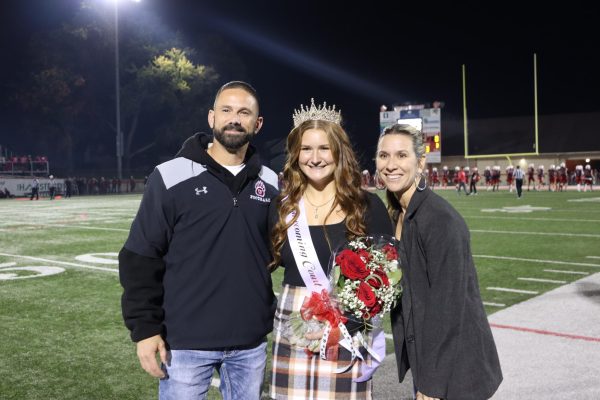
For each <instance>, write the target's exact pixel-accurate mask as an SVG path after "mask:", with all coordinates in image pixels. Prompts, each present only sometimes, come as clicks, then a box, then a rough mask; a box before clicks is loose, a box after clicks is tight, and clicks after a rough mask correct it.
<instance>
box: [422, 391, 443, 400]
mask: <svg viewBox="0 0 600 400" xmlns="http://www.w3.org/2000/svg"><path fill="white" fill-rule="evenodd" d="M417 400H440V398H439V397H429V396H426V395H424V394H423V393H421V392H417Z"/></svg>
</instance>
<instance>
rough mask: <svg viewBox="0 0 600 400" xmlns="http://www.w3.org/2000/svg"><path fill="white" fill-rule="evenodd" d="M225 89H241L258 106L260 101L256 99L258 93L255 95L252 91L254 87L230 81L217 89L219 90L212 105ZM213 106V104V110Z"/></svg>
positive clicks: (241, 82) (242, 82)
mask: <svg viewBox="0 0 600 400" xmlns="http://www.w3.org/2000/svg"><path fill="white" fill-rule="evenodd" d="M227 89H242V90H244V91H245V92H247V93H249V94H250V95H251V96H252V97H254V99H255V100H256V105H257V106H259V105H260V99H259V98H258V93H256V89H254V87H252V85H251V84H249V83H247V82H244V81H231V82H227V83H226V84H224V85H223V86H221V87H220V88H219V90H218V91H217V94H216V95H215V102H214V104H216V103H217V98H218V97H219V95H220V94H221V92H223V91H224V90H227ZM214 104H213V108H214ZM259 108H260V107H259Z"/></svg>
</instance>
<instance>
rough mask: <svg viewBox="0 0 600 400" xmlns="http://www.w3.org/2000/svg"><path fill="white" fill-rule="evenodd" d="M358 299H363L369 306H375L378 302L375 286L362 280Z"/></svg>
mask: <svg viewBox="0 0 600 400" xmlns="http://www.w3.org/2000/svg"><path fill="white" fill-rule="evenodd" d="M357 296H358V299H359V300H361V301H362V302H363V303H365V306H367V307H369V308H370V307H373V306H374V305H375V303H376V302H377V296H375V292H374V291H373V288H371V286H369V285H368V284H367V283H365V282H361V283H360V285H359V286H358V294H357Z"/></svg>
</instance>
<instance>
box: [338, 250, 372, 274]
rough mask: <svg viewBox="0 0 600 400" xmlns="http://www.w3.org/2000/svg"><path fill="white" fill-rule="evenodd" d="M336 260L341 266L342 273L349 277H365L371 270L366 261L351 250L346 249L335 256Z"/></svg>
mask: <svg viewBox="0 0 600 400" xmlns="http://www.w3.org/2000/svg"><path fill="white" fill-rule="evenodd" d="M335 262H336V264H337V265H339V266H340V269H341V271H342V274H343V275H344V276H345V277H346V278H349V279H363V278H366V277H367V275H369V270H368V269H367V266H366V265H365V263H364V261H363V260H361V258H360V257H359V256H358V254H356V253H354V252H353V251H351V250H348V249H345V250H342V251H341V252H340V254H338V255H337V256H336V257H335Z"/></svg>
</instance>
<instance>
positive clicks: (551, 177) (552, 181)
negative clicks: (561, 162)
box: [548, 164, 556, 192]
mask: <svg viewBox="0 0 600 400" xmlns="http://www.w3.org/2000/svg"><path fill="white" fill-rule="evenodd" d="M548 191H551V192H555V191H556V166H555V165H554V164H552V165H550V168H548Z"/></svg>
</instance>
